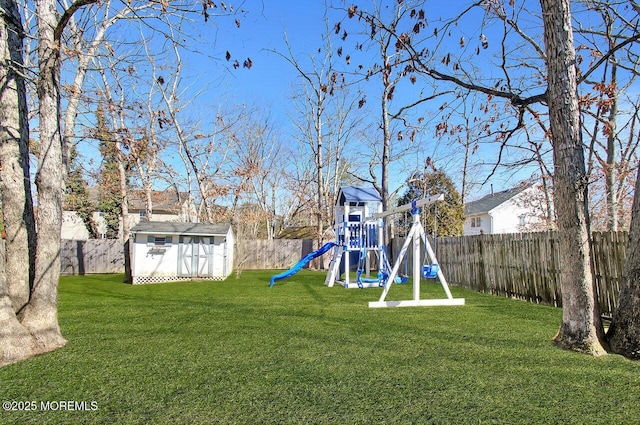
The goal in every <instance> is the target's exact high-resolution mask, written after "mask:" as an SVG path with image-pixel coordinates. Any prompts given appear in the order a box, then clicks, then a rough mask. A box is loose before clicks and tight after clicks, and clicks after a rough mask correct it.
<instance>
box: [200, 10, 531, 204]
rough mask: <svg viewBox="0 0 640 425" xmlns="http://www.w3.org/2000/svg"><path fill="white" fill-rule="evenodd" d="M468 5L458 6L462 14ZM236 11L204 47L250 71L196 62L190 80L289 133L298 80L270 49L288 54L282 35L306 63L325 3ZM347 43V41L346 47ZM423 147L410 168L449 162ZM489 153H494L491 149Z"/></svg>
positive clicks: (503, 180)
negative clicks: (254, 108) (210, 70)
mask: <svg viewBox="0 0 640 425" xmlns="http://www.w3.org/2000/svg"><path fill="white" fill-rule="evenodd" d="M356 3H357V2H356ZM467 3H468V2H460V5H461V7H460V9H462V5H464V4H467ZM447 6H448V5H447V4H445V3H443V2H440V1H437V2H432V3H430V6H429V7H430V8H429V9H428V13H429V14H432V15H433V16H440V15H441V14H444V15H446V14H451V13H454V11H451V10H448V8H447ZM240 9H244V10H245V12H244V13H242V12H240V13H238V16H237V19H238V20H239V21H240V26H237V25H236V23H235V22H234V19H235V18H234V19H226V18H220V19H218V20H217V21H216V28H215V33H214V34H215V36H214V39H215V43H208V44H207V45H208V47H207V49H210V50H208V51H210V52H211V54H212V55H213V56H215V57H218V58H223V57H224V55H225V53H226V51H229V52H230V54H231V62H233V61H234V60H236V59H237V60H238V61H239V62H240V63H241V64H242V63H243V61H244V60H245V59H246V58H251V61H252V64H253V65H252V67H251V69H246V68H243V67H240V68H239V69H229V62H226V61H224V60H219V61H218V63H217V64H216V67H215V68H214V69H217V70H219V71H220V72H218V73H217V75H216V76H213V75H211V74H207V73H204V74H203V73H202V68H203V66H202V64H201V61H200V60H198V59H197V58H196V60H195V61H194V63H193V64H194V67H193V72H194V75H200V77H199V78H198V79H203V80H205V79H210V81H212V84H213V87H214V90H213V93H218V94H221V93H223V96H224V97H225V98H226V99H227V101H232V102H233V101H234V100H235V101H237V102H238V103H245V102H248V103H253V104H255V105H258V106H260V107H264V108H266V109H269V110H270V111H271V113H272V115H273V117H275V119H276V121H278V122H279V125H282V127H283V131H284V132H287V131H290V130H289V129H290V128H291V125H290V123H289V118H288V116H287V114H289V113H290V104H291V101H292V99H291V96H292V92H293V89H292V86H293V84H295V83H296V81H298V76H297V74H296V72H295V70H294V69H293V67H292V66H291V65H290V64H288V63H287V62H286V61H285V60H284V59H283V58H282V57H280V56H279V55H277V54H276V53H274V52H273V50H275V51H278V52H282V53H286V50H287V47H286V44H285V41H284V40H285V34H286V38H287V39H288V40H289V43H290V45H291V49H292V51H293V53H294V54H295V55H296V58H298V59H304V58H305V57H306V55H307V54H309V53H310V52H315V51H317V50H318V48H320V47H322V46H323V41H322V36H323V35H324V34H325V33H326V27H325V22H324V19H323V17H324V16H325V14H326V10H325V1H324V0H306V1H304V3H302V2H300V1H292V0H279V1H267V0H263V1H261V0H248V1H245V2H244V3H242V6H241V8H240ZM440 9H442V10H440ZM236 11H238V7H236ZM455 12H457V10H456V11H455ZM480 19H481V18H480ZM335 21H336V18H335V16H331V17H330V18H329V26H330V28H332V26H333V25H334V23H335ZM345 25H346V24H345ZM478 31H479V30H478V28H477V26H475V28H470V32H469V35H468V38H469V39H471V38H474V39H477V38H478ZM203 37H211V35H210V34H209V33H203ZM349 42H350V40H347V44H348V43H349ZM455 42H456V43H457V42H458V40H457V39H456V40H455ZM205 68H206V65H205ZM220 76H222V77H220ZM218 78H219V79H218ZM214 96H215V94H214ZM374 102H376V105H377V101H375V98H374V99H372V100H371V101H370V106H371V105H372V104H373V103H374ZM425 148H426V149H425V150H423V152H422V153H421V154H420V157H419V158H416V159H415V160H413V161H414V162H413V164H414V165H411V166H413V167H416V168H418V167H420V165H421V164H422V163H423V161H424V157H425V156H434V159H436V161H437V159H438V157H441V158H442V162H441V164H443V163H445V161H446V162H452V161H453V159H451V158H447V155H448V153H449V152H447V150H446V149H443V148H441V147H440V146H439V145H437V144H436V143H435V142H434V143H433V144H432V145H430V146H426V144H425ZM487 149H488V148H487ZM487 153H488V154H493V153H492V152H489V150H488V151H487ZM449 156H450V155H449ZM405 168H406V164H404V165H403V170H401V171H399V172H398V173H392V175H394V176H395V177H396V179H395V181H394V182H392V186H394V185H395V186H398V185H400V184H401V183H402V181H403V180H404V179H405V178H407V177H408V174H409V172H408V171H407V170H406V169H405ZM533 171H535V170H533ZM531 173H532V170H531V169H529V170H526V171H525V172H524V173H519V174H517V175H515V176H514V175H513V173H508V174H504V175H503V174H500V173H498V175H496V176H495V177H494V178H493V179H492V180H491V181H489V182H487V183H486V184H485V185H484V186H483V187H480V188H478V189H477V193H475V195H476V196H477V197H479V196H482V195H484V194H486V193H488V192H489V191H490V190H491V185H493V186H494V187H493V189H494V190H502V189H507V188H510V187H513V186H515V185H516V184H517V183H518V182H519V180H522V179H525V178H528V177H529V176H530V175H531ZM394 189H395V187H391V190H394Z"/></svg>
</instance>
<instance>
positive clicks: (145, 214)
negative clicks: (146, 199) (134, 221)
mask: <svg viewBox="0 0 640 425" xmlns="http://www.w3.org/2000/svg"><path fill="white" fill-rule="evenodd" d="M140 218H141V219H145V218H147V212H146V211H145V210H140Z"/></svg>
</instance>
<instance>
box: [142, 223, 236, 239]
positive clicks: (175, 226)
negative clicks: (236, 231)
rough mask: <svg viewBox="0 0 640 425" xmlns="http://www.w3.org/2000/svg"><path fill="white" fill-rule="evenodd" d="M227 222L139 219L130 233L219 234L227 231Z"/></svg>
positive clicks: (229, 226) (224, 233) (228, 226)
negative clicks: (179, 221)
mask: <svg viewBox="0 0 640 425" xmlns="http://www.w3.org/2000/svg"><path fill="white" fill-rule="evenodd" d="M230 228H231V225H230V224H228V223H222V224H211V223H178V222H173V221H141V222H140V223H138V224H136V225H135V226H133V228H132V229H131V232H132V233H142V234H166V235H197V236H220V235H226V234H227V233H228V232H229V229H230Z"/></svg>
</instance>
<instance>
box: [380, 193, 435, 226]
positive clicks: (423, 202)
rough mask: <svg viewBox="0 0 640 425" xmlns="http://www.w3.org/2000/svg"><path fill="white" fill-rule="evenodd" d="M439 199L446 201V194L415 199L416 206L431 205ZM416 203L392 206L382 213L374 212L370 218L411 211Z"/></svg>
mask: <svg viewBox="0 0 640 425" xmlns="http://www.w3.org/2000/svg"><path fill="white" fill-rule="evenodd" d="M437 201H444V195H443V194H442V193H441V194H439V195H432V196H428V197H426V198H423V199H418V200H417V201H415V206H416V207H421V206H423V205H429V204H433V203H434V202H437ZM413 204H414V203H413V202H412V203H410V204H406V205H402V206H400V207H395V208H391V209H388V210H386V211H384V212H381V213H377V214H373V215H372V216H371V217H369V220H375V219H378V218H382V217H386V216H388V215H391V214H397V213H400V212H404V211H409V210H412V209H413V207H414V205H413Z"/></svg>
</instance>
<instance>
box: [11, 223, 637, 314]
mask: <svg viewBox="0 0 640 425" xmlns="http://www.w3.org/2000/svg"><path fill="white" fill-rule="evenodd" d="M627 238H628V234H627V232H594V233H593V234H592V248H593V249H592V256H593V264H594V280H595V283H596V290H597V295H598V300H599V303H600V308H601V311H602V312H603V313H605V314H610V313H611V312H612V311H613V310H614V308H615V307H616V305H617V297H618V293H619V291H620V284H621V281H622V279H623V265H624V258H625V253H626V245H627ZM403 242H404V241H403V239H401V238H397V239H396V240H394V241H393V243H392V244H391V249H390V251H391V257H393V253H397V252H398V251H399V249H400V247H402V243H403ZM315 248H316V243H315V242H314V241H311V240H302V239H275V240H240V241H236V250H235V265H234V267H235V268H236V270H256V269H263V270H266V269H287V268H289V267H291V266H292V265H293V264H295V263H296V262H298V261H299V260H300V259H301V258H302V257H304V256H305V255H306V254H308V253H310V252H311V251H313V250H314V249H315ZM435 248H436V255H437V257H438V262H439V263H440V266H441V268H442V271H443V273H444V275H445V277H446V278H447V281H449V282H450V283H452V284H454V285H458V286H461V287H465V288H469V289H473V290H475V291H480V292H486V293H491V294H496V295H502V296H508V297H513V298H519V299H523V300H527V301H532V302H537V303H544V304H550V305H554V306H558V307H560V306H561V305H562V297H561V293H560V276H561V273H562V265H561V264H560V258H559V255H558V234H557V232H542V233H516V234H501V235H478V236H462V237H455V238H438V240H437V243H436V244H435ZM2 252H4V249H2ZM123 258H124V256H123V250H122V242H121V241H119V240H110V239H99V240H87V241H70V240H65V241H63V244H62V247H61V251H60V259H61V272H62V273H63V274H90V273H122V272H123V271H124V259H123ZM329 261H330V258H329V256H328V255H325V256H324V257H321V258H318V259H315V260H313V261H312V262H311V264H310V266H311V267H312V268H326V267H328V264H329ZM420 261H421V262H422V261H423V259H422V258H421V259H420ZM391 262H392V263H393V260H391ZM412 264H413V259H412V258H411V250H409V251H408V260H407V261H405V262H404V263H403V264H402V265H401V268H400V273H406V270H411V267H412Z"/></svg>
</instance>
